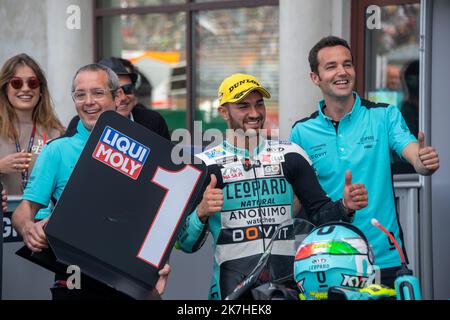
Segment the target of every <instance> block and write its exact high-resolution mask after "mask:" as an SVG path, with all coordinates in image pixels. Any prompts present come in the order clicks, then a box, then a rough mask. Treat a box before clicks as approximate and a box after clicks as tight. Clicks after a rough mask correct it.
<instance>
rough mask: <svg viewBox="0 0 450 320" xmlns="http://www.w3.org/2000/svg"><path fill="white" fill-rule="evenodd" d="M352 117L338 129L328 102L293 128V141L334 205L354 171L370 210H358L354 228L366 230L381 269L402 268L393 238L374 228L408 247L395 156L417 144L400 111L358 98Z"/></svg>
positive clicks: (348, 117)
mask: <svg viewBox="0 0 450 320" xmlns="http://www.w3.org/2000/svg"><path fill="white" fill-rule="evenodd" d="M354 97H355V103H354V105H353V109H352V111H351V112H349V113H348V114H346V115H345V116H344V117H343V118H342V119H341V120H340V121H339V125H338V126H337V129H336V127H335V125H334V124H333V122H332V119H331V118H330V117H328V116H326V115H325V114H324V112H323V109H324V108H326V106H325V104H324V101H321V102H319V110H318V111H316V112H314V113H313V114H312V115H311V116H310V117H309V118H305V119H302V120H300V121H298V122H297V123H295V124H294V126H293V128H292V131H291V141H292V142H295V143H296V144H298V145H299V146H301V147H302V148H303V149H304V150H305V151H306V152H307V154H308V155H309V157H310V159H311V161H312V165H313V167H314V169H315V170H316V174H317V177H318V179H319V181H320V183H321V185H322V187H323V188H324V190H325V191H326V192H327V194H328V195H329V196H330V197H331V198H332V199H337V198H339V197H340V196H342V188H343V186H344V178H343V177H344V174H345V171H346V170H350V171H351V172H352V175H353V181H357V182H360V183H364V184H365V187H366V189H367V192H368V197H369V203H368V206H367V207H366V208H364V209H362V210H359V211H358V212H357V213H356V215H355V218H354V221H353V224H354V225H355V226H356V227H358V228H359V229H361V230H362V231H363V232H364V233H365V235H366V237H367V238H368V240H369V243H370V244H371V246H372V247H373V249H374V254H375V264H376V265H378V266H379V267H380V268H390V267H395V266H399V265H400V257H399V254H398V253H397V251H396V249H395V247H394V244H393V243H391V242H390V240H389V238H388V237H387V236H386V235H385V234H384V233H382V232H381V231H379V230H378V229H377V228H376V227H374V226H373V225H372V224H371V222H370V221H371V219H372V218H376V219H378V221H379V222H380V223H381V224H382V225H383V226H385V227H386V228H387V229H388V230H389V231H390V232H391V233H392V234H393V235H394V236H395V238H396V239H397V241H399V244H400V245H401V246H403V241H402V230H401V228H400V223H399V221H398V216H397V211H396V206H395V201H394V187H393V181H392V173H391V154H390V150H393V151H395V152H396V153H397V154H398V155H399V156H400V157H401V153H402V151H403V149H404V148H405V147H406V146H407V145H408V144H409V143H411V142H414V141H416V139H415V137H414V136H413V135H412V134H411V133H410V131H409V129H408V127H407V125H406V123H405V121H404V120H403V118H402V116H401V113H400V111H399V110H398V108H397V107H395V106H392V105H387V104H376V103H373V102H370V101H367V100H362V99H360V97H359V96H358V95H357V94H356V93H354Z"/></svg>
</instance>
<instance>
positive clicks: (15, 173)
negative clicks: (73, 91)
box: [0, 54, 63, 218]
mask: <svg viewBox="0 0 450 320" xmlns="http://www.w3.org/2000/svg"><path fill="white" fill-rule="evenodd" d="M62 133H63V127H62V125H61V123H60V121H59V120H58V118H57V117H56V115H55V113H54V110H53V106H52V102H51V98H50V93H49V91H48V86H47V80H46V79H45V77H44V73H43V72H42V70H41V68H40V67H39V65H38V64H37V63H36V61H34V60H33V59H32V58H31V57H30V56H28V55H26V54H19V55H16V56H14V57H12V58H10V59H9V60H8V61H6V62H5V64H4V65H3V67H2V69H1V71H0V180H1V183H2V184H3V186H4V188H5V189H6V191H7V193H8V196H21V195H22V193H23V190H24V188H25V186H26V183H27V181H28V177H29V175H30V174H31V170H32V168H33V164H34V161H35V160H36V157H37V156H38V155H39V153H40V152H41V149H42V147H43V146H44V144H45V143H46V142H47V141H49V140H50V139H54V138H56V137H59V136H60V135H61V134H62ZM36 218H38V217H36Z"/></svg>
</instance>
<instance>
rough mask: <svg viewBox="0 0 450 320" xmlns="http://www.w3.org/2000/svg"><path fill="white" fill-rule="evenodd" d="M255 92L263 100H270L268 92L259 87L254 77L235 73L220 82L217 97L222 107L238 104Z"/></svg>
mask: <svg viewBox="0 0 450 320" xmlns="http://www.w3.org/2000/svg"><path fill="white" fill-rule="evenodd" d="M255 90H258V91H259V92H260V93H261V94H262V95H263V96H264V97H265V98H270V93H269V91H267V90H266V89H265V88H263V87H261V85H260V82H259V80H258V79H256V78H255V77H254V76H251V75H248V74H243V73H235V74H233V75H231V76H229V77H228V78H225V80H223V81H222V84H221V85H220V87H219V92H218V93H217V96H218V98H219V100H220V105H221V106H222V105H224V104H225V103H227V102H232V103H236V102H240V101H241V100H243V99H244V98H245V97H246V96H247V95H248V94H249V93H250V92H252V91H255Z"/></svg>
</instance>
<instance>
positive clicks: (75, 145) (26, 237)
mask: <svg viewBox="0 0 450 320" xmlns="http://www.w3.org/2000/svg"><path fill="white" fill-rule="evenodd" d="M122 94H123V92H122V91H121V89H119V79H118V77H117V75H116V74H115V73H114V72H113V71H112V70H111V69H109V68H108V67H105V66H102V65H99V64H90V65H87V66H84V67H82V68H80V69H79V70H78V71H77V73H76V74H75V77H74V78H73V81H72V98H73V101H74V103H75V108H76V110H77V113H78V116H79V117H80V120H79V121H78V124H77V126H76V129H75V128H74V130H69V131H68V132H66V134H65V135H63V136H61V137H60V138H58V139H54V140H52V141H50V142H49V143H48V144H46V145H45V146H44V148H43V149H42V152H41V155H40V156H39V158H38V160H37V161H36V164H35V166H34V168H33V172H32V173H31V176H30V180H29V182H28V184H27V187H26V189H25V191H24V195H23V200H22V201H21V203H20V204H19V206H18V207H17V208H16V210H15V211H14V213H13V216H12V222H13V226H14V228H15V229H16V230H17V231H18V232H19V234H20V235H21V236H22V237H23V241H24V243H25V244H26V246H27V247H28V248H29V249H30V250H31V251H33V252H39V251H41V250H42V249H44V248H47V247H48V244H47V237H46V236H45V233H44V227H45V225H46V224H47V222H48V218H45V219H43V220H40V221H35V215H36V213H37V211H38V210H39V209H40V208H42V207H46V206H48V205H49V203H50V201H52V202H53V203H56V201H58V199H59V197H60V196H61V193H62V192H63V190H64V187H65V186H66V184H67V182H68V180H69V177H70V174H71V173H72V170H73V168H74V167H75V164H76V162H77V161H78V158H79V156H80V154H81V152H82V150H83V148H84V146H85V144H86V142H87V140H88V138H89V135H90V132H91V130H92V129H93V128H94V126H95V123H96V122H97V119H98V118H99V117H100V115H101V114H102V113H103V112H104V111H108V110H116V106H117V105H118V103H119V102H120V100H121V95H122ZM168 273H169V266H168V265H166V266H165V267H164V268H163V269H162V270H161V271H160V279H159V280H158V283H157V284H156V289H157V290H158V291H159V292H160V293H162V292H163V291H164V288H165V283H166V279H167V275H168ZM57 276H58V275H57ZM64 276H65V277H67V275H64ZM82 289H83V286H82ZM77 291H79V292H77ZM81 291H82V290H72V291H70V290H68V289H67V290H66V292H65V293H64V297H61V295H60V296H59V297H58V298H64V299H70V298H71V294H72V293H73V294H74V296H75V298H77V299H80V298H81V299H83V298H87V299H90V298H98V296H99V295H98V294H97V295H93V294H90V292H88V291H89V290H83V294H80V292H81ZM111 292H112V291H111ZM108 293H109V292H108ZM53 297H54V298H55V296H53ZM108 297H111V298H120V295H118V294H117V295H116V294H113V293H112V294H111V296H109V295H108V296H106V295H105V297H100V298H108Z"/></svg>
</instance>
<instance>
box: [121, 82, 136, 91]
mask: <svg viewBox="0 0 450 320" xmlns="http://www.w3.org/2000/svg"><path fill="white" fill-rule="evenodd" d="M121 88H122V90H123V93H125V94H133V93H134V87H133V85H132V84H131V83H130V84H125V85H123V86H121Z"/></svg>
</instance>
